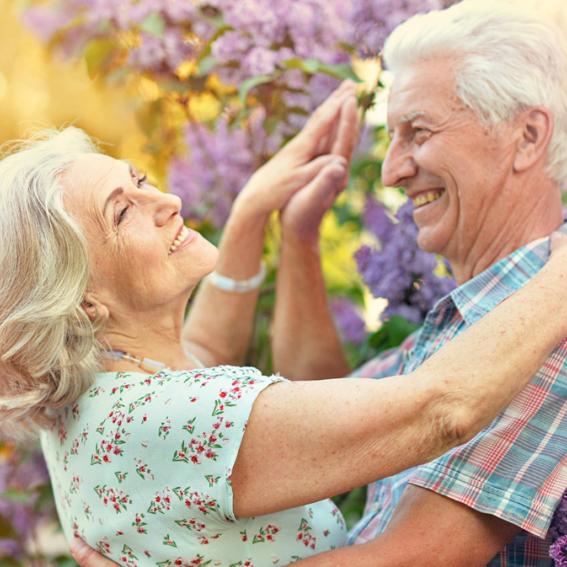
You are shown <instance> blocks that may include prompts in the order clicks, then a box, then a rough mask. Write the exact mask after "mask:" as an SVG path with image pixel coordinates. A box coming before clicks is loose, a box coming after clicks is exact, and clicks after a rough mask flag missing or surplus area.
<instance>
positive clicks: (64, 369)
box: [0, 127, 102, 437]
mask: <svg viewBox="0 0 567 567" xmlns="http://www.w3.org/2000/svg"><path fill="white" fill-rule="evenodd" d="M2 149H3V150H5V151H4V155H6V154H7V153H9V154H10V155H8V156H7V157H5V158H4V159H2V161H0V226H1V227H2V228H1V229H0V420H1V421H0V423H1V429H2V433H3V434H7V435H9V436H12V437H22V436H26V435H29V434H30V433H32V432H33V431H35V430H36V429H37V428H38V426H45V425H47V424H48V423H49V421H50V420H49V411H50V410H51V409H55V408H60V407H64V406H66V405H68V404H70V403H71V402H73V401H74V400H75V399H76V398H77V397H78V396H79V395H80V394H81V393H83V392H84V391H85V390H86V389H87V388H88V387H89V385H90V384H91V383H92V379H93V377H94V374H95V373H96V372H97V371H99V370H101V369H102V347H101V345H100V343H99V342H98V341H97V338H96V332H97V330H98V329H97V326H98V325H99V324H98V323H97V324H93V323H91V321H90V320H89V318H88V317H87V315H86V313H85V311H84V310H83V308H82V307H81V303H82V302H83V301H84V296H85V292H86V289H87V282H88V279H89V255H88V246H87V242H86V240H85V237H84V235H83V233H82V231H81V229H80V227H79V225H78V224H77V222H75V221H74V220H73V219H72V218H71V217H70V216H69V214H68V213H67V211H66V210H65V208H64V206H63V187H62V185H61V177H62V174H63V173H64V172H65V171H66V170H67V169H68V168H69V167H70V166H71V165H72V164H73V162H74V161H75V160H76V158H77V156H78V155H79V154H84V153H96V152H97V147H96V145H95V144H94V143H93V141H92V140H91V139H90V138H89V137H88V136H87V135H86V134H85V133H84V132H83V131H82V130H79V129H77V128H73V127H69V128H66V129H64V130H61V131H57V130H45V131H42V132H40V133H38V134H36V135H34V136H33V138H32V139H29V140H26V141H25V142H16V143H10V144H9V145H8V147H7V148H6V147H4V148H2ZM6 150H7V151H6Z"/></svg>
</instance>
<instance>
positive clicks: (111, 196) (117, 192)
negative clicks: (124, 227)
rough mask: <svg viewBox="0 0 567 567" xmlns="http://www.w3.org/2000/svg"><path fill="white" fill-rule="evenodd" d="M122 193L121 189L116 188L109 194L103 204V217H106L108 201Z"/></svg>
mask: <svg viewBox="0 0 567 567" xmlns="http://www.w3.org/2000/svg"><path fill="white" fill-rule="evenodd" d="M122 193H124V189H122V187H117V188H116V189H114V191H112V193H110V195H109V196H108V197H107V198H106V201H105V202H104V207H103V208H102V215H103V216H106V207H108V204H109V203H110V201H112V199H115V198H116V197H118V195H122Z"/></svg>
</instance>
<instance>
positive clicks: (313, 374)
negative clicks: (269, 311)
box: [272, 228, 350, 380]
mask: <svg viewBox="0 0 567 567" xmlns="http://www.w3.org/2000/svg"><path fill="white" fill-rule="evenodd" d="M282 232H283V239H282V248H281V258H280V266H279V270H278V279H277V293H276V308H275V314H274V323H273V327H272V335H273V338H272V348H273V360H274V369H275V370H276V371H277V372H280V373H281V374H282V375H283V376H285V377H286V378H288V379H291V380H315V379H321V378H337V377H340V376H346V375H347V374H348V373H349V371H350V368H349V366H348V364H347V362H346V359H345V356H344V353H343V350H342V347H341V344H340V341H339V338H338V335H337V331H336V329H335V326H334V324H333V319H332V317H331V313H330V311H329V306H328V302H327V295H326V292H325V282H324V280H323V274H322V271H321V262H320V257H319V249H318V246H317V245H316V244H310V243H305V242H303V241H301V239H300V238H298V237H296V236H295V235H294V234H291V233H290V232H289V231H288V232H287V233H286V231H285V228H284V229H283V230H282Z"/></svg>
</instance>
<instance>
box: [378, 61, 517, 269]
mask: <svg viewBox="0 0 567 567" xmlns="http://www.w3.org/2000/svg"><path fill="white" fill-rule="evenodd" d="M388 128H389V130H390V134H391V137H392V142H391V145H390V148H389V150H388V154H387V156H386V159H385V161H384V164H383V168H382V182H383V183H384V185H386V186H390V187H403V189H404V191H405V192H406V194H407V195H408V197H410V198H411V199H412V200H413V202H414V205H415V211H414V220H415V222H416V224H417V226H418V228H419V237H418V243H419V246H420V247H421V248H422V249H424V250H426V251H428V252H436V253H439V254H443V255H444V256H445V257H447V258H448V259H449V260H450V261H451V262H466V261H467V257H468V256H469V254H470V251H471V249H472V247H473V246H474V247H475V249H478V248H479V247H480V248H482V246H486V248H488V247H489V246H490V245H491V242H486V243H483V242H479V239H482V238H486V239H487V240H488V239H491V238H492V237H491V236H490V234H491V233H492V230H485V229H486V228H487V227H486V226H484V225H485V224H486V223H489V224H492V225H495V224H498V222H500V221H502V220H503V219H502V218H500V217H502V216H505V214H506V213H505V210H506V208H505V207H504V208H499V203H501V202H502V199H503V198H506V196H505V195H504V193H505V192H504V191H503V190H502V189H503V188H504V185H505V183H506V180H507V178H508V176H509V175H510V173H511V172H512V169H513V159H514V155H515V152H514V151H513V148H514V140H513V136H512V134H511V132H512V130H511V128H509V127H507V126H503V127H502V129H501V130H499V134H498V135H496V134H494V133H492V132H490V131H488V130H487V129H486V128H485V127H483V126H482V125H481V124H480V123H479V121H478V119H477V117H476V115H475V113H474V112H473V111H472V110H471V109H470V108H468V107H467V106H465V105H464V103H463V102H461V100H460V99H459V98H458V96H457V93H456V88H455V85H454V80H453V62H452V61H451V60H450V59H445V58H443V59H433V60H431V61H427V62H424V63H420V64H418V65H415V66H411V67H407V68H404V69H403V70H401V71H400V72H399V73H398V74H397V75H396V79H395V82H394V85H393V87H392V90H391V93H390V101H389V105H388ZM507 198H509V196H508V197H507ZM499 211H501V212H500V214H499ZM481 228H483V230H482V233H481V230H480V229H481ZM495 228H496V227H495Z"/></svg>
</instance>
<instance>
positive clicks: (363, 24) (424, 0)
mask: <svg viewBox="0 0 567 567" xmlns="http://www.w3.org/2000/svg"><path fill="white" fill-rule="evenodd" d="M443 6H444V3H443V2H442V1H441V0H359V1H358V2H356V3H355V7H354V9H353V12H352V13H351V33H352V36H351V38H350V43H352V44H353V45H355V46H356V49H357V52H358V54H359V55H360V56H361V57H363V58H368V57H376V56H377V55H378V54H379V53H380V51H381V49H382V46H383V45H384V42H385V41H386V38H387V37H388V36H389V35H390V33H391V32H392V31H393V30H394V28H396V27H397V26H398V25H399V24H401V23H402V22H405V21H406V20H407V19H408V18H409V17H411V16H414V15H415V14H419V13H421V12H429V11H430V10H440V9H441V8H443Z"/></svg>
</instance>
